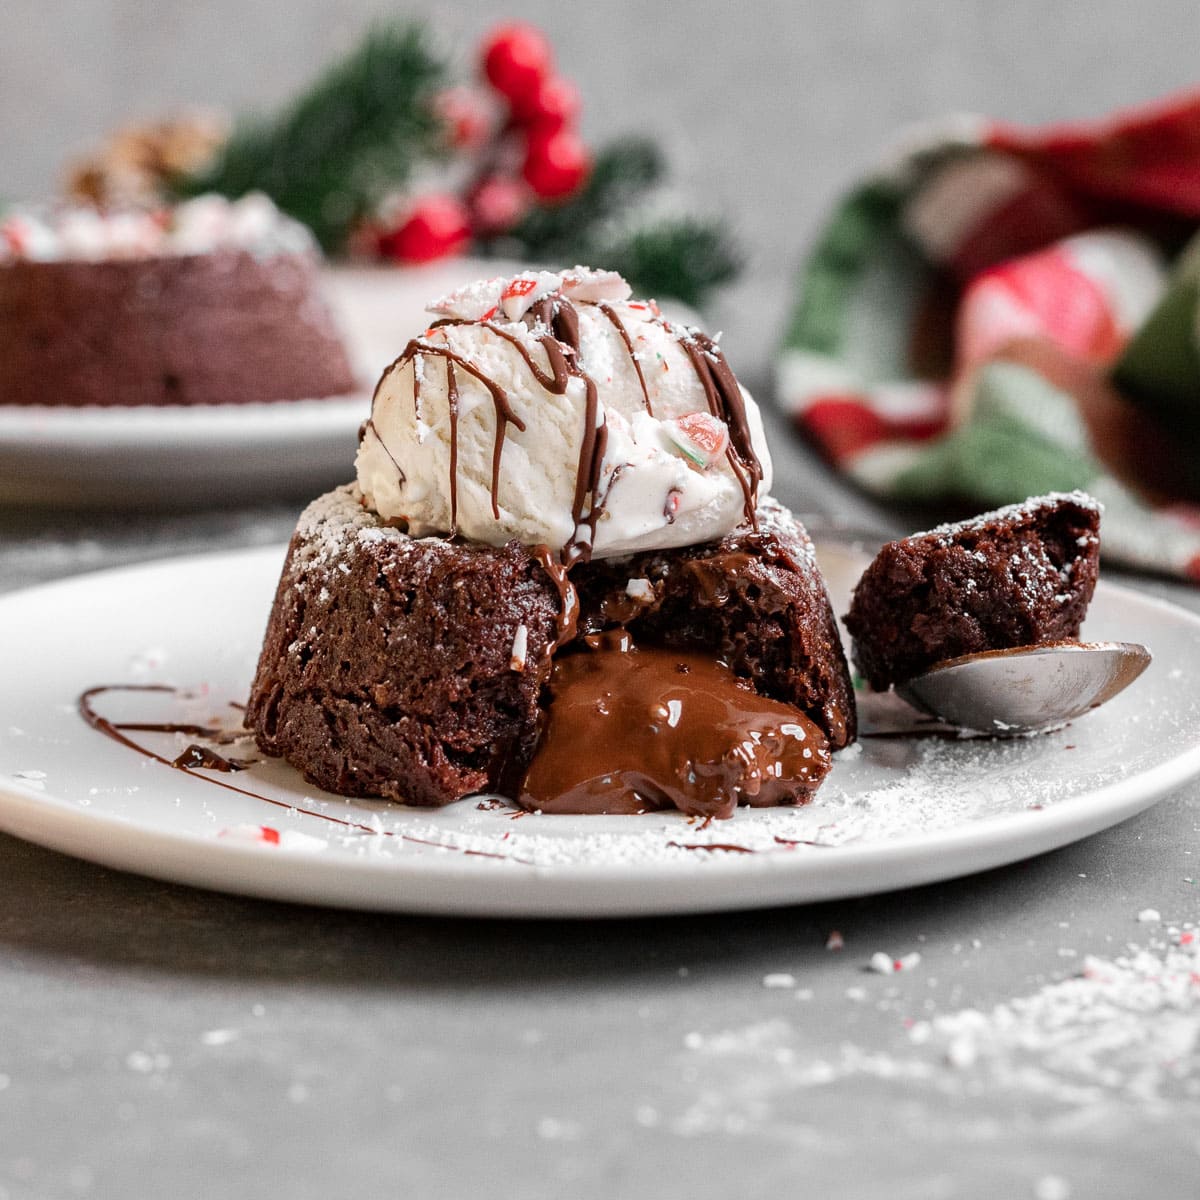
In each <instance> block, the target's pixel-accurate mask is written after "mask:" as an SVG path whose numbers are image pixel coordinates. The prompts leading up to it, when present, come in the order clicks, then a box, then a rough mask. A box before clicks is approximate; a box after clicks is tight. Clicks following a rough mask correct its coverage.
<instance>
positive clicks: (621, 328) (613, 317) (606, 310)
mask: <svg viewBox="0 0 1200 1200" xmlns="http://www.w3.org/2000/svg"><path fill="white" fill-rule="evenodd" d="M597 307H598V308H599V309H600V311H601V312H602V313H603V314H604V315H605V316H606V317H607V318H608V320H609V323H610V324H611V325H612V327H613V328H614V329H615V330H616V331H617V333H618V334H619V335H620V338H621V341H623V342H624V343H625V349H626V350H628V351H629V361H630V362H631V363H633V369H634V370H635V371H636V372H637V377H638V383H639V384H641V387H642V401H643V402H644V403H645V405H646V411H647V412H648V413H649V414H650V415H651V416H654V405H653V404H651V403H650V389H649V388H648V387H646V376H645V374H643V372H642V364H641V362H640V360H639V359H638V356H637V351H636V350H634V348H633V339H632V338H631V337H630V336H629V330H628V329H626V328H625V322H624V321H622V320H621V317H620V315H619V314H618V313H617V310H616V309H615V308H613V306H612V305H611V304H609V303H607V301H604V300H602V301H601V302H600V303H599V304H598V305H597Z"/></svg>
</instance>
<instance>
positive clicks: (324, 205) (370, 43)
mask: <svg viewBox="0 0 1200 1200" xmlns="http://www.w3.org/2000/svg"><path fill="white" fill-rule="evenodd" d="M446 71H447V67H446V63H445V62H444V61H442V60H441V59H440V58H438V57H437V55H436V54H435V53H434V52H433V51H432V49H431V48H430V46H429V42H428V38H427V36H426V33H425V29H424V26H422V25H421V24H418V23H412V24H406V25H382V26H379V27H377V28H375V29H373V30H372V31H371V32H370V33H369V34H368V35H367V36H366V38H365V39H364V40H363V42H362V43H361V44H360V45H359V46H358V47H357V48H356V49H355V50H354V51H353V52H352V53H351V54H350V55H349V56H348V57H347V58H345V59H343V60H342V61H341V62H339V63H337V64H336V65H334V66H333V67H332V68H330V69H329V70H328V71H327V72H326V73H325V74H324V75H323V76H322V77H321V78H320V79H319V80H318V81H317V82H316V83H315V84H314V85H313V86H312V87H311V88H309V89H308V90H307V91H306V92H305V93H304V94H303V95H301V96H300V97H299V98H298V99H297V100H296V101H294V102H293V103H292V104H291V105H290V106H289V107H288V108H287V109H285V110H284V111H283V112H282V113H280V114H279V115H278V116H276V117H274V118H271V119H268V120H260V121H254V122H249V123H246V124H244V125H242V126H241V128H239V129H237V130H235V132H234V134H233V136H232V137H231V138H230V140H229V142H228V143H227V144H226V146H225V147H224V149H223V151H222V153H221V155H220V157H219V159H218V161H217V162H216V163H215V164H214V165H213V166H212V167H211V168H210V169H209V170H207V171H205V172H204V173H203V174H201V175H198V176H193V177H190V178H186V179H182V180H180V181H178V184H177V188H176V190H177V191H178V192H179V194H181V195H185V196H194V195H198V194H200V193H201V192H221V193H222V194H224V195H227V196H231V197H237V196H241V195H244V194H245V193H246V192H248V191H253V190H258V191H263V192H266V193H267V195H269V196H270V197H271V198H272V199H273V200H274V201H275V203H276V204H277V205H278V206H279V207H280V208H281V209H283V211H284V212H286V213H289V214H290V215H291V216H293V217H295V218H296V219H297V220H298V221H303V222H304V224H306V225H308V226H309V227H310V228H311V229H312V231H313V233H314V234H316V237H317V240H318V241H319V242H320V243H321V245H322V246H323V247H324V248H325V249H326V250H327V251H336V250H338V249H340V248H341V247H342V246H343V245H344V243H345V241H346V237H347V235H348V234H349V232H350V230H351V229H352V227H353V226H354V224H355V223H356V222H357V221H359V220H360V219H361V218H362V217H364V216H365V215H367V214H368V213H370V212H371V211H372V209H373V208H374V207H375V205H376V204H378V202H379V201H380V200H381V199H382V198H383V197H384V196H385V195H386V194H387V193H388V192H391V191H394V190H396V189H397V188H398V187H402V186H403V185H404V184H405V183H406V182H407V180H408V179H409V177H410V175H411V173H412V169H413V167H414V165H415V164H416V163H417V162H419V161H421V160H422V159H426V160H427V159H429V158H430V157H435V156H437V155H438V154H439V153H441V152H442V146H441V139H442V126H441V123H440V121H439V120H438V117H437V115H436V112H435V109H434V106H433V103H432V97H433V94H434V93H435V92H436V91H437V89H438V88H439V87H440V86H442V84H443V83H444V81H445V78H446Z"/></svg>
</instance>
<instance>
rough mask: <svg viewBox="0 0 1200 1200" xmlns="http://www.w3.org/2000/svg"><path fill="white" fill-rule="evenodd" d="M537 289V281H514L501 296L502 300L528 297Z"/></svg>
mask: <svg viewBox="0 0 1200 1200" xmlns="http://www.w3.org/2000/svg"><path fill="white" fill-rule="evenodd" d="M535 287H537V280H536V279H514V280H513V281H512V283H510V284H509V285H508V287H506V288H505V289H504V291H503V293H502V294H501V296H500V299H501V300H511V299H512V298H513V297H514V296H528V295H529V293H530V292H532V291H533V289H534V288H535Z"/></svg>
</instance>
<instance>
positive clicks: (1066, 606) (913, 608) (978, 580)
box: [846, 492, 1100, 691]
mask: <svg viewBox="0 0 1200 1200" xmlns="http://www.w3.org/2000/svg"><path fill="white" fill-rule="evenodd" d="M1099 530H1100V505H1099V504H1098V503H1097V502H1096V501H1095V500H1093V499H1092V498H1091V497H1090V496H1087V495H1084V494H1083V493H1082V492H1072V493H1070V494H1053V495H1048V496H1037V497H1033V498H1031V499H1029V500H1026V501H1024V502H1023V503H1021V504H1014V505H1011V506H1009V507H1007V508H1001V509H998V510H996V511H995V512H990V513H984V514H983V515H982V516H978V517H974V518H972V519H971V520H969V521H962V522H960V523H958V524H956V525H943V526H940V527H939V528H937V529H933V530H931V531H930V532H928V533H918V534H914V535H913V536H911V537H907V538H902V539H900V540H899V541H895V542H889V543H888V544H887V545H886V546H884V547H883V549H882V550H880V551H879V554H878V555H877V556H876V557H875V559H874V560H873V561H872V563H871V565H870V566H869V567H868V568H867V569H866V571H865V572H863V576H862V578H861V579H860V580H859V583H858V586H857V587H856V588H855V590H854V595H853V597H852V599H851V603H850V611H849V612H848V613H847V614H846V628H847V629H848V630H849V632H850V635H851V637H852V638H853V639H854V640H853V644H852V648H851V656H852V658H853V660H854V664H855V666H856V667H857V668H858V669H859V670H860V671H861V672H862V673H863V675H865V676H866V678H867V680H868V682H869V683H870V684H871V686H872V687H873V688H875V689H876V690H877V691H884V690H886V689H887V688H888V687H890V686H892V685H893V684H897V683H903V682H905V681H906V680H908V679H912V678H913V677H914V676H915V675H919V674H921V673H922V672H923V671H926V670H928V669H929V668H930V667H932V666H933V665H934V664H935V663H938V662H944V661H945V660H947V659H951V658H958V657H960V656H961V655H964V654H975V653H978V652H980V651H983V650H1006V649H1010V648H1012V647H1016V646H1032V645H1035V644H1038V643H1046V642H1055V641H1064V640H1072V639H1075V638H1077V637H1078V636H1079V628H1080V625H1081V623H1082V621H1083V618H1084V614H1085V613H1086V612H1087V607H1088V604H1089V603H1090V601H1091V598H1092V592H1093V591H1094V590H1095V587H1096V576H1097V572H1098V560H1099V550H1100V535H1099Z"/></svg>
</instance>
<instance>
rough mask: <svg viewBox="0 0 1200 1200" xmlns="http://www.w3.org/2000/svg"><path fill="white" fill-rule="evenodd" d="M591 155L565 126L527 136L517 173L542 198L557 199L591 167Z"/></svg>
mask: <svg viewBox="0 0 1200 1200" xmlns="http://www.w3.org/2000/svg"><path fill="white" fill-rule="evenodd" d="M591 165H592V163H591V156H590V155H589V154H588V151H587V147H586V146H585V145H584V144H583V142H582V141H581V140H580V138H579V136H578V135H577V134H575V133H573V132H572V131H571V130H569V129H559V130H556V131H555V132H553V133H550V134H548V135H542V134H536V133H535V134H532V135H531V136H530V138H529V141H528V144H527V147H526V152H525V163H524V165H523V166H522V167H521V174H522V176H523V177H524V179H525V182H526V183H528V184H529V186H530V187H531V188H532V189H533V190H534V192H536V193H537V195H539V196H540V197H541V198H542V199H543V200H561V199H563V198H564V197H566V196H569V195H571V194H572V193H573V192H576V191H578V190H579V188H580V187H581V186H582V185H583V183H584V181H585V180H586V179H587V177H588V173H589V171H590V170H591Z"/></svg>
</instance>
